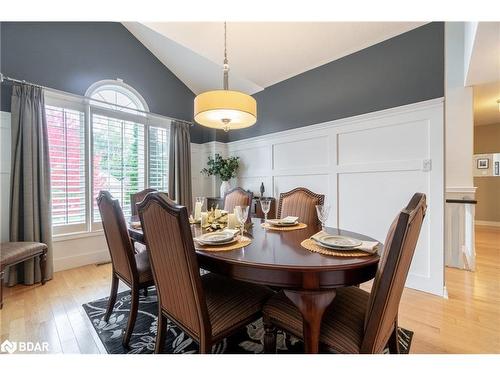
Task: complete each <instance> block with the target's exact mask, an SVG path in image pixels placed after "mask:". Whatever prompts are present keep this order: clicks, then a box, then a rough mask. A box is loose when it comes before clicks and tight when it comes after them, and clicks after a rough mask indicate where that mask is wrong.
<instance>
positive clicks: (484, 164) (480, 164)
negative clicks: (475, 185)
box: [477, 159, 489, 169]
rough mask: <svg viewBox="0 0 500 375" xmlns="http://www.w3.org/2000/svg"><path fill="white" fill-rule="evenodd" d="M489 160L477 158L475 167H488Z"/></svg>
mask: <svg viewBox="0 0 500 375" xmlns="http://www.w3.org/2000/svg"><path fill="white" fill-rule="evenodd" d="M488 166H489V160H488V159H477V169H488Z"/></svg>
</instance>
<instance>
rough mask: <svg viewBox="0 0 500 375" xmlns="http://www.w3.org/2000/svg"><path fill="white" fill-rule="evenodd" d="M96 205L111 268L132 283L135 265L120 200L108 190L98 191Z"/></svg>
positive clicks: (135, 273) (135, 275)
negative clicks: (109, 256)
mask: <svg viewBox="0 0 500 375" xmlns="http://www.w3.org/2000/svg"><path fill="white" fill-rule="evenodd" d="M97 206H98V207H99V212H100V214H101V220H102V227H103V230H104V235H105V237H106V241H107V243H108V248H109V253H110V255H111V262H112V264H113V269H114V270H115V272H116V273H117V274H119V275H120V276H121V277H122V278H123V279H125V280H126V281H127V282H129V283H132V281H133V280H134V277H138V276H137V265H136V261H135V256H134V251H133V248H132V243H131V241H130V237H129V235H128V230H127V224H126V222H125V218H124V216H123V212H122V208H121V207H120V202H119V201H118V199H113V197H112V196H111V194H110V193H109V192H108V191H100V192H99V195H98V197H97Z"/></svg>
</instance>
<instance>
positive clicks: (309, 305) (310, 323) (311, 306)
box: [284, 289, 337, 353]
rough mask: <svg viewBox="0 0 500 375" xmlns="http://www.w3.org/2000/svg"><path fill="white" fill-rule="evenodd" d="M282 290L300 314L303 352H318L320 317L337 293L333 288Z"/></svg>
mask: <svg viewBox="0 0 500 375" xmlns="http://www.w3.org/2000/svg"><path fill="white" fill-rule="evenodd" d="M284 292H285V295H286V296H287V297H288V298H289V299H290V301H292V303H293V304H294V305H295V306H296V307H297V308H298V309H299V311H300V313H301V314H302V319H303V335H304V347H305V352H306V353H318V350H319V335H320V330H321V319H322V318H323V313H324V312H325V310H326V308H327V307H328V306H330V304H331V303H332V301H333V299H334V298H335V295H336V294H337V293H336V291H335V289H330V290H324V291H315V290H314V291H313V290H285V291H284Z"/></svg>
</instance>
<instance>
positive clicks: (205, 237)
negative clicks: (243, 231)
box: [195, 232, 236, 245]
mask: <svg viewBox="0 0 500 375" xmlns="http://www.w3.org/2000/svg"><path fill="white" fill-rule="evenodd" d="M195 240H196V241H197V242H199V243H201V244H203V245H226V244H228V243H231V242H234V241H236V237H235V236H234V234H232V233H230V232H214V233H205V234H202V235H201V236H198V237H196V238H195Z"/></svg>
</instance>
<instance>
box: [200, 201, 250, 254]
mask: <svg viewBox="0 0 500 375" xmlns="http://www.w3.org/2000/svg"><path fill="white" fill-rule="evenodd" d="M248 212H249V207H248V206H236V207H235V208H234V213H233V214H226V215H221V216H220V217H222V216H226V217H227V219H226V220H225V221H214V222H211V223H208V222H207V224H205V220H207V219H208V216H206V217H205V215H203V214H204V213H202V217H201V221H200V224H201V227H202V230H203V231H204V232H205V233H203V234H200V235H198V236H196V237H194V238H193V240H194V244H195V248H196V250H202V251H213V252H216V251H230V250H237V249H241V248H243V247H245V246H248V245H250V244H251V243H252V240H251V239H250V238H249V237H246V236H244V232H245V222H246V221H247V219H248ZM230 215H231V216H230ZM233 216H234V218H233ZM204 219H205V220H204ZM207 221H208V220H207ZM214 225H215V226H214ZM236 226H238V227H239V228H236ZM214 228H215V229H214Z"/></svg>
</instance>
